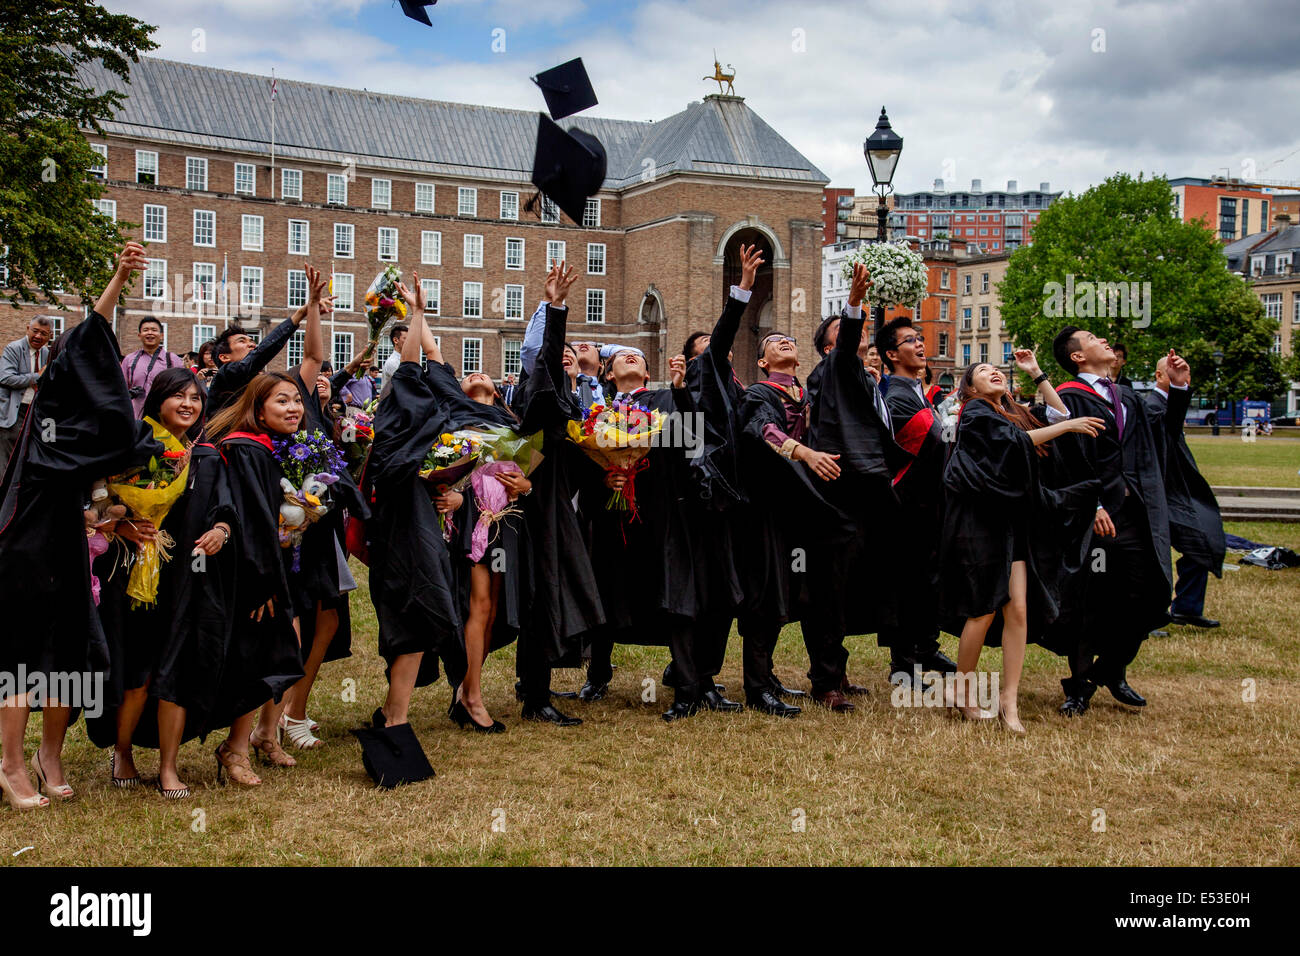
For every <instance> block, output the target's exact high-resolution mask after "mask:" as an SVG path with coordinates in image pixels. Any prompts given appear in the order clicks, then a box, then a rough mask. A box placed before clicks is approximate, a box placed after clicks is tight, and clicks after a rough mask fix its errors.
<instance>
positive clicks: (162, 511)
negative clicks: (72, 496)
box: [108, 418, 190, 608]
mask: <svg viewBox="0 0 1300 956" xmlns="http://www.w3.org/2000/svg"><path fill="white" fill-rule="evenodd" d="M145 421H146V422H147V423H148V424H149V426H150V427H151V428H152V429H153V437H154V438H156V439H157V440H158V441H159V442H161V443H162V445H163V447H164V448H165V449H166V450H165V451H164V452H163V455H162V458H150V459H149V464H148V465H147V466H145V467H144V468H140V469H137V470H135V471H132V472H127V473H126V474H123V475H120V476H118V477H117V478H113V479H110V480H109V483H108V490H109V491H110V492H111V493H112V494H114V495H116V496H117V498H118V500H119V501H121V502H122V504H124V505H126V506H127V507H128V508H129V509H131V517H134V518H140V519H143V520H145V521H148V522H150V523H151V524H152V525H153V526H154V527H155V528H157V529H158V534H157V536H156V537H155V538H154V539H153V540H152V541H146V542H144V543H143V544H141V545H140V546H139V549H138V551H137V554H136V559H135V563H134V564H133V565H132V567H131V577H130V580H129V581H128V582H127V585H126V593H127V596H128V597H129V598H131V607H132V608H137V607H153V606H155V605H156V604H157V603H158V579H159V577H160V575H161V573H162V566H163V563H164V562H167V561H170V560H171V559H172V555H171V551H172V548H174V547H176V541H175V539H174V538H172V536H171V535H170V534H168V533H167V532H166V531H163V530H162V523H163V521H164V520H165V519H166V517H167V513H168V512H169V511H171V508H172V505H174V504H175V503H176V501H177V499H178V498H180V496H181V495H182V494H184V493H185V485H186V482H187V480H188V478H189V473H190V453H189V452H188V451H187V450H186V448H185V446H184V445H183V444H181V442H180V441H179V440H178V439H177V438H176V436H175V435H173V434H172V433H171V432H169V431H168V430H167V429H166V428H164V427H163V426H162V425H161V424H160V423H159V422H156V421H154V420H153V419H152V418H146V419H145Z"/></svg>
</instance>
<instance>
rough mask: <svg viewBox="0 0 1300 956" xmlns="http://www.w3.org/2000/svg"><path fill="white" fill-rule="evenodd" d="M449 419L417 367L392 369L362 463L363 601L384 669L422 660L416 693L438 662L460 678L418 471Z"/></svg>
mask: <svg viewBox="0 0 1300 956" xmlns="http://www.w3.org/2000/svg"><path fill="white" fill-rule="evenodd" d="M449 424H450V422H449V419H448V417H447V412H446V410H445V409H443V408H441V407H440V406H439V405H438V402H437V400H436V399H435V398H434V396H433V391H432V389H431V388H430V387H429V383H428V381H427V380H426V379H425V377H424V373H423V372H422V371H421V369H420V366H419V364H418V363H416V362H403V363H402V364H401V365H399V366H398V367H397V371H396V372H394V373H393V375H392V377H391V379H390V380H389V382H388V384H387V386H386V387H385V390H384V396H383V398H381V399H380V401H379V407H378V409H377V411H376V415H375V441H374V444H373V445H371V449H370V458H369V460H368V462H367V463H366V472H365V479H366V484H367V486H369V488H370V489H371V490H373V493H374V507H373V509H372V514H371V518H370V520H369V521H367V522H366V545H367V548H368V549H369V552H370V599H371V601H372V603H373V604H374V607H375V616H376V617H377V618H378V621H379V654H380V656H381V657H383V658H384V660H386V661H387V662H388V664H389V666H391V665H392V663H393V661H394V660H395V659H396V658H397V657H398V656H400V655H403V654H417V653H422V654H424V657H423V659H422V660H421V663H420V674H419V677H418V679H417V681H416V684H417V686H423V685H425V684H429V683H432V682H433V681H435V680H437V678H438V658H442V659H443V660H444V661H445V662H447V669H448V672H449V677H450V678H451V679H455V680H459V679H461V677H463V675H464V673H465V653H464V650H463V647H462V644H461V617H460V611H459V609H458V606H457V605H458V601H457V597H456V583H455V577H454V575H453V573H452V568H451V557H450V555H449V553H448V551H447V544H446V542H445V541H444V540H443V536H442V529H441V527H440V526H439V523H438V511H437V508H436V507H435V506H434V503H433V499H434V497H435V496H436V491H435V490H434V488H433V486H432V485H430V484H429V483H428V482H426V481H424V480H423V479H422V478H420V467H421V465H422V464H423V462H424V459H425V456H426V455H428V453H429V449H430V448H432V447H433V443H434V442H435V441H436V440H437V437H438V435H440V434H442V433H443V432H445V431H447V429H448V427H449Z"/></svg>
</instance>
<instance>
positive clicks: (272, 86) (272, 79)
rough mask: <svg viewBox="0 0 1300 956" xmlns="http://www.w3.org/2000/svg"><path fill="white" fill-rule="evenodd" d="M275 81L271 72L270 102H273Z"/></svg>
mask: <svg viewBox="0 0 1300 956" xmlns="http://www.w3.org/2000/svg"><path fill="white" fill-rule="evenodd" d="M275 83H276V79H275V74H274V73H272V74H271V102H272V103H274V102H275Z"/></svg>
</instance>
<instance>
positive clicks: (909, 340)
mask: <svg viewBox="0 0 1300 956" xmlns="http://www.w3.org/2000/svg"><path fill="white" fill-rule="evenodd" d="M913 342H921V343H924V342H925V339H923V338H921V337H920V336H919V335H909V336H908V337H907V338H905V339H899V340H898V344H899V345H911V344H912V343H913Z"/></svg>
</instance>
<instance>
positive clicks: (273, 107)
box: [271, 67, 275, 199]
mask: <svg viewBox="0 0 1300 956" xmlns="http://www.w3.org/2000/svg"><path fill="white" fill-rule="evenodd" d="M271 198H272V199H274V198H275V67H271Z"/></svg>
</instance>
